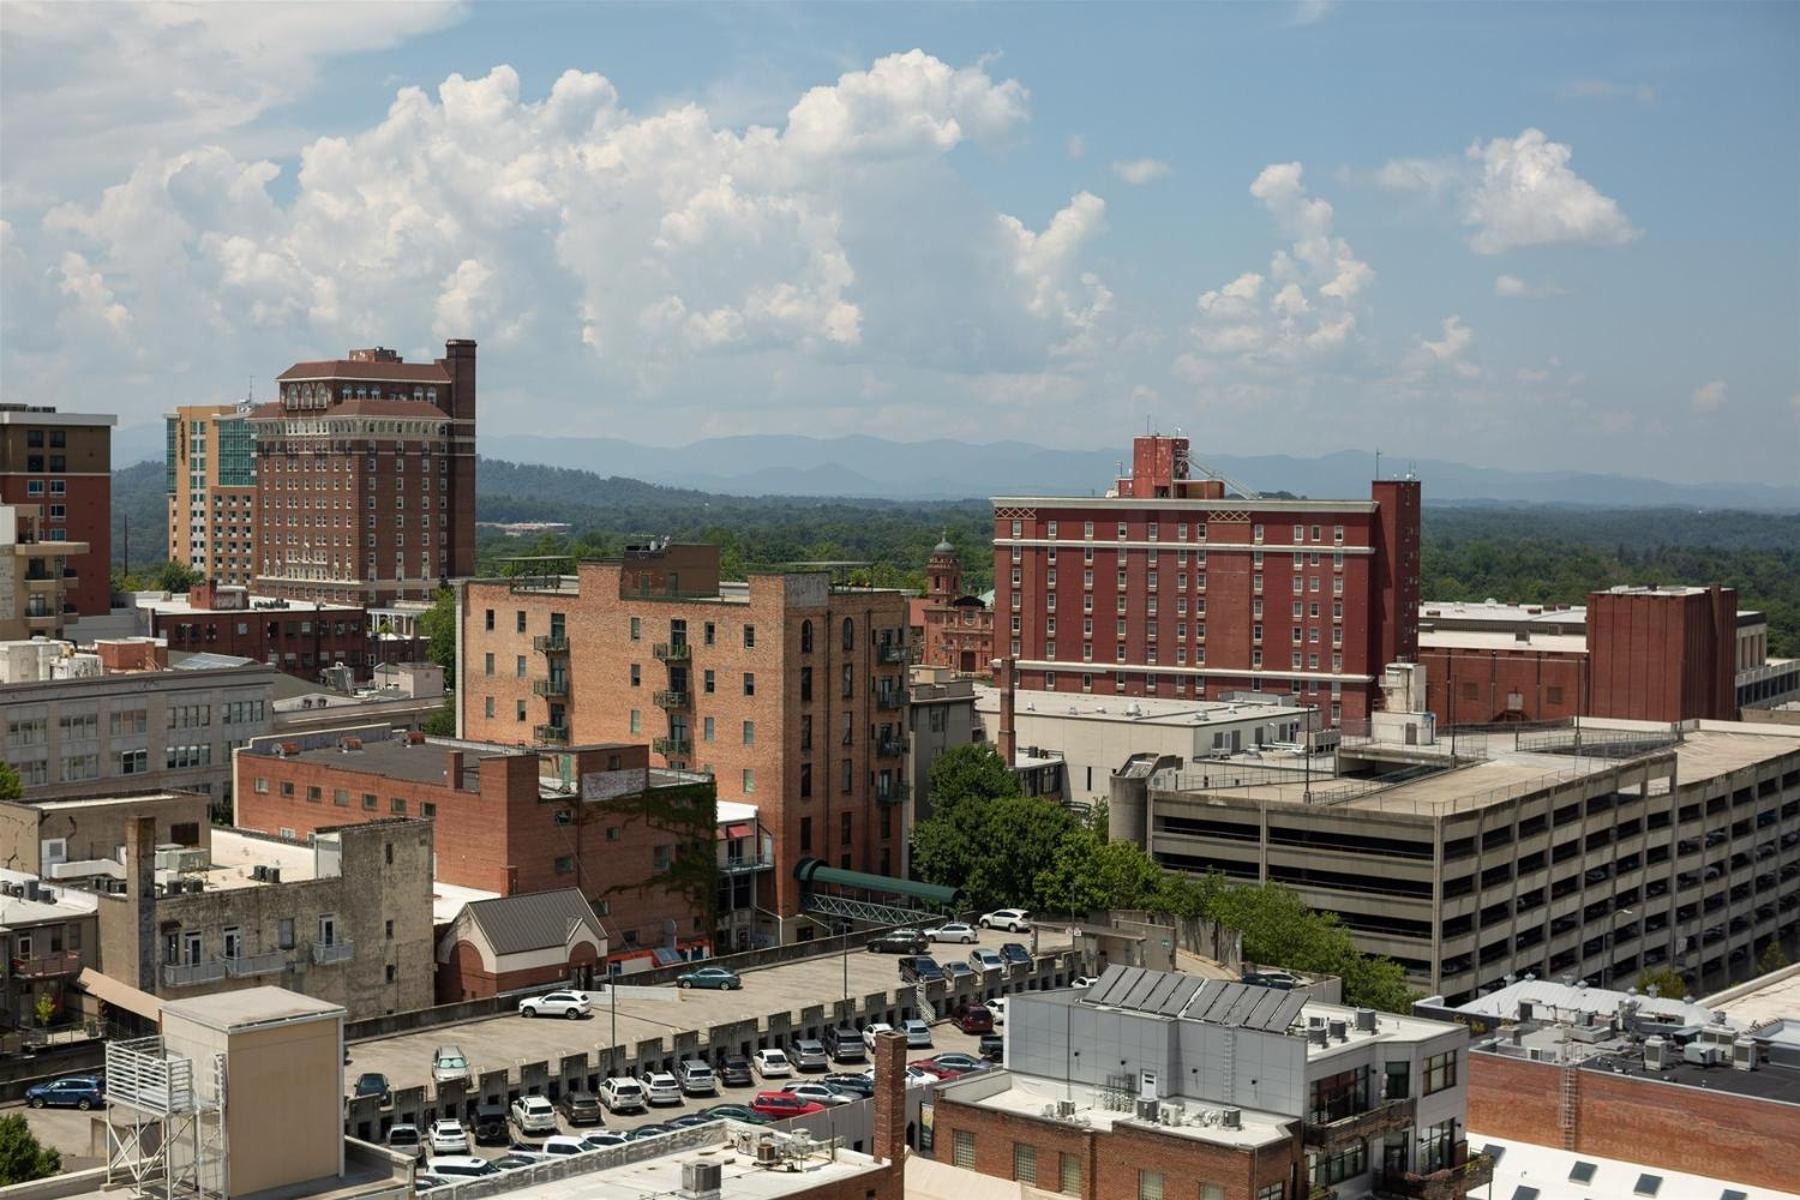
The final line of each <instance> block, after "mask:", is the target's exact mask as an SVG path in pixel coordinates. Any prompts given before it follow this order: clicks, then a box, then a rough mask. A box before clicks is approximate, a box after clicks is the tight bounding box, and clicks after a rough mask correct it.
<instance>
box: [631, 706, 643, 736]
mask: <svg viewBox="0 0 1800 1200" xmlns="http://www.w3.org/2000/svg"><path fill="white" fill-rule="evenodd" d="M631 732H633V733H642V732H644V714H643V710H641V709H636V708H634V709H632V710H631Z"/></svg>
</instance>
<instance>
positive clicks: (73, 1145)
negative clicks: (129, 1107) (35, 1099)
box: [0, 1102, 106, 1171]
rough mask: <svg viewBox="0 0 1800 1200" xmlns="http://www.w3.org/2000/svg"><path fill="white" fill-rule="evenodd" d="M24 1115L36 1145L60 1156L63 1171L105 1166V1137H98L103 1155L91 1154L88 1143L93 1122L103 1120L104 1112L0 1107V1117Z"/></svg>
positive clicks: (104, 1117) (91, 1143)
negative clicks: (58, 1152) (16, 1114)
mask: <svg viewBox="0 0 1800 1200" xmlns="http://www.w3.org/2000/svg"><path fill="white" fill-rule="evenodd" d="M14 1113H23V1114H24V1116H25V1123H26V1124H27V1125H29V1126H30V1127H31V1132H33V1133H35V1134H36V1135H37V1139H38V1144H39V1145H41V1146H45V1147H47V1148H49V1149H52V1150H57V1151H60V1152H61V1154H62V1160H63V1162H62V1165H63V1170H64V1171H85V1170H87V1169H88V1168H89V1167H103V1166H105V1165H106V1158H105V1155H104V1151H105V1148H106V1136H105V1134H104V1133H102V1134H101V1136H100V1141H99V1145H100V1148H101V1151H102V1153H101V1154H99V1155H96V1154H94V1153H92V1149H93V1146H94V1143H93V1141H91V1140H90V1139H91V1136H92V1130H93V1128H94V1123H95V1122H103V1121H105V1120H106V1113H105V1112H104V1111H103V1110H99V1109H96V1110H95V1111H93V1112H82V1111H81V1110H80V1109H77V1108H29V1107H27V1106H26V1105H25V1104H24V1103H23V1102H20V1103H17V1104H7V1105H4V1106H0V1116H12V1115H13V1114H14Z"/></svg>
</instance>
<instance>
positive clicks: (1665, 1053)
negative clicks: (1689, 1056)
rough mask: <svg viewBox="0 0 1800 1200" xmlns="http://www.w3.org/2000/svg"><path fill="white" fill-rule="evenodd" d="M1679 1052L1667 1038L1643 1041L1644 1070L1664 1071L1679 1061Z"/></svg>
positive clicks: (1653, 1038) (1652, 1038)
mask: <svg viewBox="0 0 1800 1200" xmlns="http://www.w3.org/2000/svg"><path fill="white" fill-rule="evenodd" d="M1680 1057H1681V1056H1680V1050H1679V1049H1678V1048H1677V1047H1676V1045H1675V1044H1674V1043H1673V1042H1671V1041H1669V1040H1668V1039H1667V1038H1660V1037H1651V1038H1645V1039H1644V1070H1646V1071H1666V1070H1668V1069H1669V1068H1670V1067H1672V1066H1674V1065H1675V1064H1676V1063H1677V1062H1678V1061H1680Z"/></svg>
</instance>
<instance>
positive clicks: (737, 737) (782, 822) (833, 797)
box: [456, 543, 909, 941]
mask: <svg viewBox="0 0 1800 1200" xmlns="http://www.w3.org/2000/svg"><path fill="white" fill-rule="evenodd" d="M906 625H907V607H906V599H905V597H904V596H903V595H902V594H901V593H899V592H897V591H890V590H884V589H866V588H850V587H840V586H836V585H834V584H833V583H832V582H831V578H830V576H829V575H828V574H827V573H826V572H823V571H793V572H786V573H780V574H767V575H757V576H754V577H752V578H751V579H750V581H749V582H748V583H747V584H732V583H721V582H720V579H719V551H718V548H717V547H716V546H674V545H669V544H667V543H662V544H657V545H654V546H648V547H638V548H630V549H628V550H627V551H626V553H625V555H624V557H623V558H621V559H618V560H613V561H607V562H584V563H581V564H580V566H579V568H578V571H577V573H576V575H575V576H573V577H569V576H561V577H549V578H544V577H533V578H527V577H520V578H514V579H495V580H475V581H470V582H468V583H466V584H463V585H462V586H461V587H460V588H459V589H458V594H457V627H458V639H459V646H458V661H459V662H460V663H461V664H462V669H461V670H460V671H459V672H458V673H457V680H456V686H457V706H456V707H457V720H458V722H459V725H460V728H459V731H458V732H459V734H460V736H462V737H465V738H476V739H481V740H484V741H492V742H501V743H515V744H531V743H539V744H549V745H559V744H569V743H575V744H582V743H593V742H631V741H636V740H638V739H642V738H648V739H649V740H650V745H651V749H652V751H653V752H654V754H655V755H656V756H657V757H658V758H660V759H661V760H662V761H663V762H664V763H666V764H667V765H668V766H670V767H673V768H677V769H685V770H693V771H700V772H704V773H708V774H711V775H713V776H714V777H715V778H716V779H717V781H718V795H719V798H720V799H721V800H736V801H743V802H745V803H750V804H755V805H756V806H757V807H758V809H759V810H760V812H761V814H762V822H763V824H764V825H765V826H766V828H767V829H768V830H769V832H770V833H771V835H772V839H773V848H774V861H775V871H774V878H773V880H772V889H771V890H772V895H769V896H768V897H766V898H764V899H763V900H762V901H761V903H762V905H763V906H764V907H766V908H767V909H769V910H770V911H772V912H773V913H774V914H776V915H777V916H778V917H779V918H780V921H779V925H776V924H773V923H771V924H770V925H769V927H768V928H766V929H764V930H762V931H760V932H761V934H762V936H764V937H765V938H769V939H776V938H779V939H780V940H782V941H794V940H798V939H802V938H806V937H810V936H813V934H812V930H813V929H814V926H813V925H812V923H811V922H810V921H806V920H795V919H793V918H795V917H796V915H797V914H798V913H799V898H800V897H799V887H798V884H797V883H796V881H795V879H794V874H793V872H794V868H795V866H796V865H797V864H798V863H799V861H800V860H801V859H803V858H818V859H822V860H824V861H826V862H828V863H829V864H831V865H832V866H838V867H845V868H849V869H852V870H860V871H869V872H874V873H878V874H882V875H891V874H894V873H896V872H898V871H900V870H902V869H903V862H904V844H903V843H904V838H905V830H904V829H903V827H902V821H901V813H900V808H901V803H902V800H903V799H904V796H905V792H906V783H905V754H906V706H907V687H906V675H905V672H906V661H907V658H908V656H909V651H908V647H907V645H906Z"/></svg>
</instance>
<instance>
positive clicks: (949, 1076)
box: [907, 1058, 964, 1083]
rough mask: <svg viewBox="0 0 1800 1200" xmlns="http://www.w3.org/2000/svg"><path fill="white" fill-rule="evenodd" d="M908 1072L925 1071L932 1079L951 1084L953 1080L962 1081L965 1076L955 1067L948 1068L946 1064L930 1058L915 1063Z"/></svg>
mask: <svg viewBox="0 0 1800 1200" xmlns="http://www.w3.org/2000/svg"><path fill="white" fill-rule="evenodd" d="M907 1070H909V1071H913V1070H918V1071H923V1072H925V1073H926V1074H927V1075H929V1076H931V1077H932V1079H934V1080H939V1081H942V1082H944V1083H949V1082H951V1081H953V1080H957V1079H961V1078H962V1077H963V1074H964V1072H962V1071H959V1070H957V1069H956V1068H955V1067H951V1066H946V1065H945V1064H943V1063H940V1062H938V1061H937V1060H936V1059H930V1058H922V1059H920V1060H919V1061H918V1062H916V1063H913V1064H912V1066H910V1067H908V1068H907Z"/></svg>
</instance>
